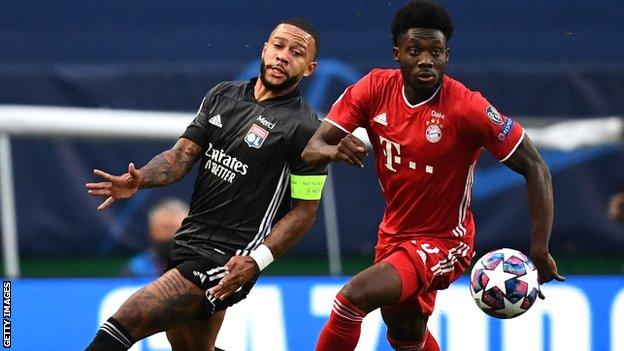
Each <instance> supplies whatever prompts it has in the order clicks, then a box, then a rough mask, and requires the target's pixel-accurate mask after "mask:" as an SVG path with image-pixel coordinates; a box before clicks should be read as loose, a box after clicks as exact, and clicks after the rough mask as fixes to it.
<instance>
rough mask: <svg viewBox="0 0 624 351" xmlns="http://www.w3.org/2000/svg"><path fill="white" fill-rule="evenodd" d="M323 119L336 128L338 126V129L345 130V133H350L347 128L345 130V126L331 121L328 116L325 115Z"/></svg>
mask: <svg viewBox="0 0 624 351" xmlns="http://www.w3.org/2000/svg"><path fill="white" fill-rule="evenodd" d="M323 120H324V121H326V122H329V123H331V124H333V125H334V126H335V127H336V128H338V129H340V130H342V131H343V132H345V133H347V134H351V132H350V131H348V130H347V128H345V127H343V126H341V125H340V124H338V122H334V121H332V120H331V119H329V118H327V117H325V118H324V119H323Z"/></svg>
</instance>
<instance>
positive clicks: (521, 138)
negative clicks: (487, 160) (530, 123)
mask: <svg viewBox="0 0 624 351" xmlns="http://www.w3.org/2000/svg"><path fill="white" fill-rule="evenodd" d="M524 134H525V132H524V128H523V129H522V135H521V136H520V139H519V140H518V142H517V143H516V145H515V146H514V147H513V149H511V151H510V152H509V154H507V156H505V157H504V158H503V159H501V160H498V162H505V161H507V159H508V158H510V157H511V155H513V153H514V152H516V149H517V148H518V146H520V143H521V142H522V140H523V139H524Z"/></svg>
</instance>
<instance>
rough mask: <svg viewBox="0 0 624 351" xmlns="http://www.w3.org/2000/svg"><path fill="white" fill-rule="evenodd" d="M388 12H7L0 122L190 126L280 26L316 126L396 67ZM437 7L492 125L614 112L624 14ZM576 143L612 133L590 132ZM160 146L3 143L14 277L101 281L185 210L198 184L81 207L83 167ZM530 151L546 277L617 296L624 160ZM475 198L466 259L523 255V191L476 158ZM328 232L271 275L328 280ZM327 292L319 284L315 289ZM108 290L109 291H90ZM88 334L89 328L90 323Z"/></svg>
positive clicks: (253, 6) (373, 5)
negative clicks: (548, 201) (80, 115)
mask: <svg viewBox="0 0 624 351" xmlns="http://www.w3.org/2000/svg"><path fill="white" fill-rule="evenodd" d="M402 3H403V1H342V2H338V1H331V2H330V1H297V2H293V1H285V0H275V1H256V2H253V1H229V2H225V1H210V2H209V1H198V0H193V1H187V2H184V4H182V3H174V2H166V1H145V0H139V1H133V2H122V1H110V2H106V3H102V2H96V1H77V0H65V1H63V2H60V3H55V2H44V1H14V0H9V1H3V2H2V3H0V48H1V49H0V52H1V54H0V113H1V111H2V106H1V105H43V106H63V107H87V108H106V109H126V110H141V111H144V110H147V111H175V112H184V113H188V117H189V121H190V120H191V119H192V116H193V112H194V111H195V110H196V109H197V107H198V105H199V102H200V101H201V99H202V97H203V95H204V94H205V92H206V91H207V90H208V89H209V88H210V87H211V86H212V85H214V84H215V83H217V82H220V81H223V80H232V79H247V78H249V77H251V76H252V75H255V74H256V73H257V70H258V57H259V53H260V50H261V46H262V43H263V42H264V40H265V39H266V36H267V34H268V33H269V31H270V30H271V28H272V27H273V25H274V24H275V23H276V22H277V21H278V20H279V19H281V18H285V17H304V18H307V19H308V20H310V21H311V22H312V23H314V24H315V25H316V26H317V27H318V30H319V32H320V35H321V51H320V55H319V67H318V70H317V72H316V74H315V75H314V76H313V77H312V78H311V79H309V80H307V81H305V82H304V84H303V92H304V96H306V97H307V99H308V100H309V101H310V102H311V103H312V104H313V105H314V106H315V107H316V108H317V109H318V111H320V112H323V113H324V112H326V111H327V109H328V107H329V106H330V105H331V103H332V102H333V101H334V100H335V98H336V97H337V96H338V95H339V94H340V93H341V92H342V90H343V89H344V87H345V86H346V85H347V84H350V83H352V82H354V81H356V80H357V79H358V78H359V77H361V76H362V75H363V74H365V73H366V72H367V71H368V70H370V69H371V68H373V67H394V66H393V61H392V56H391V41H390V34H389V24H390V22H391V19H392V16H393V14H394V12H395V11H396V10H397V9H398V8H399V7H400V6H401V5H402ZM442 3H443V4H445V5H446V6H447V8H448V9H449V10H450V12H451V13H452V15H453V17H454V22H455V34H454V36H453V38H452V40H451V42H450V46H451V48H452V51H451V63H450V65H449V69H448V73H449V74H450V75H452V76H454V77H455V78H457V79H459V80H461V81H463V82H465V83H466V84H467V85H468V86H469V87H471V88H473V89H475V90H479V91H481V92H483V94H484V95H485V96H486V97H488V99H489V100H490V101H491V102H492V103H493V104H494V105H495V106H497V108H498V109H499V110H500V111H501V112H502V113H504V114H506V115H510V116H513V117H515V118H517V119H518V120H520V121H522V122H523V123H525V124H526V125H527V126H530V127H533V128H536V129H537V130H539V129H540V128H546V127H548V126H552V125H554V124H555V123H557V122H561V121H568V122H569V121H580V120H582V119H588V118H590V119H594V120H595V121H597V122H600V121H602V119H601V118H603V117H607V116H622V115H623V114H624V63H623V61H622V58H623V57H624V41H623V40H622V37H623V35H624V24H623V23H622V20H621V18H622V16H623V15H624V9H623V8H624V7H623V6H622V4H620V2H619V1H616V0H612V1H599V2H592V3H591V4H589V3H587V2H585V1H579V0H570V1H549V2H533V1H525V0H523V1H514V2H500V1H494V0H485V1H479V2H474V1H465V2H458V1H443V2H442ZM111 113H114V111H112V112H111ZM28 117H29V116H28V115H24V116H23V118H24V119H27V118H28ZM605 125H606V124H605ZM605 128H606V127H605ZM180 132H181V131H180ZM587 132H588V133H590V134H593V135H602V134H608V132H609V131H608V130H605V129H604V128H601V126H600V123H598V126H597V127H596V128H595V129H594V130H589V131H587ZM560 134H561V133H560ZM574 137H577V136H576V135H572V134H570V135H565V133H564V135H563V138H564V139H565V138H574ZM173 141H174V140H171V141H170V142H140V143H137V142H131V141H118V140H115V141H112V140H108V141H107V140H100V139H98V140H86V139H73V138H72V139H67V138H54V139H43V138H33V137H13V138H12V139H11V147H12V151H13V174H14V182H15V187H14V191H15V198H16V204H17V208H16V212H17V227H18V233H19V236H18V238H19V253H20V258H21V261H20V263H21V272H22V277H25V278H29V277H30V278H32V277H39V278H50V277H111V276H115V275H116V274H117V272H118V271H119V268H120V265H121V264H122V263H123V262H124V261H125V260H126V259H127V258H128V257H129V256H130V255H132V254H133V253H136V252H138V251H140V250H141V249H142V248H144V247H145V245H146V241H145V231H144V228H145V225H146V223H145V215H146V210H147V208H148V207H149V205H150V204H153V203H155V202H156V201H158V199H161V198H164V197H169V196H172V195H174V196H178V197H181V198H184V199H189V198H190V192H191V189H192V182H193V178H194V173H195V172H196V170H193V171H191V174H190V175H189V176H187V177H186V179H184V180H183V181H181V182H180V183H178V184H176V185H174V186H171V187H168V188H164V189H157V190H147V191H143V192H142V194H141V195H140V196H137V197H135V198H133V199H132V200H131V201H126V202H123V203H119V204H116V205H114V206H113V207H112V208H111V209H109V210H107V211H106V212H103V213H102V212H97V211H96V207H97V204H98V201H97V200H95V199H92V198H90V197H89V196H88V195H87V194H86V192H85V191H84V188H83V186H84V183H85V182H87V181H90V180H93V179H94V177H93V176H92V173H91V171H92V169H93V168H96V167H97V168H101V169H104V170H108V171H111V172H114V173H116V172H122V171H123V170H124V169H125V167H127V162H128V161H133V162H135V163H137V164H140V165H142V164H144V163H145V162H147V161H148V160H149V159H150V157H151V156H153V155H154V154H155V153H157V152H160V151H161V150H163V149H164V148H167V147H169V146H170V145H171V143H172V142H173ZM541 151H542V153H543V155H544V157H545V159H546V161H547V163H548V164H549V165H550V167H551V171H552V173H553V182H554V191H555V202H556V212H555V214H556V218H555V226H554V231H553V239H552V244H551V249H552V252H553V255H554V256H555V257H556V258H557V259H558V262H559V265H560V270H561V271H562V272H563V273H564V274H592V275H595V274H610V275H613V277H611V278H609V279H614V281H615V283H613V284H612V285H609V286H611V288H612V289H615V290H617V289H616V287H618V286H619V288H618V289H621V287H622V286H623V285H624V283H622V278H621V276H622V274H624V227H623V226H622V225H618V224H616V223H613V222H610V221H609V220H608V219H607V218H606V204H607V200H608V197H609V195H610V194H612V193H613V192H615V191H616V190H617V189H618V187H620V186H621V185H622V182H623V180H624V162H623V161H624V147H623V146H622V144H621V143H620V144H612V143H608V144H603V145H594V146H587V147H581V148H576V149H573V150H560V149H553V148H543V149H542V150H541ZM367 161H368V167H367V168H366V169H365V170H356V169H352V168H349V167H347V166H345V165H336V166H335V167H334V168H333V178H332V181H333V184H334V189H335V196H336V205H337V218H338V224H339V233H340V245H341V253H342V255H343V261H342V263H343V270H342V273H343V274H345V275H350V274H353V273H354V272H356V271H358V270H359V269H361V268H362V267H364V266H366V265H367V264H368V261H369V260H370V256H371V252H372V247H373V245H374V240H375V233H376V226H377V224H378V221H379V218H380V216H381V213H382V210H383V202H382V198H381V194H380V192H379V190H378V189H379V187H378V185H377V181H376V178H375V175H374V169H373V167H371V165H372V161H373V160H372V159H369V160H367ZM473 194H474V199H473V206H472V207H473V211H474V213H475V215H476V219H477V250H478V251H479V252H481V253H483V252H485V251H487V250H489V249H491V248H495V247H502V246H507V247H514V248H517V249H520V250H523V251H526V250H527V248H528V230H529V218H528V211H527V209H526V195H525V188H524V186H523V180H522V178H521V177H520V176H517V175H515V174H513V173H512V172H511V171H508V170H507V169H506V168H504V167H502V166H500V165H497V164H496V162H495V161H494V160H493V159H492V158H491V157H490V156H489V155H487V153H485V154H484V157H483V158H482V160H481V161H480V164H479V169H478V172H477V179H476V183H475V188H474V192H473ZM324 220H325V218H324V217H323V216H322V215H321V216H320V217H319V218H318V220H317V224H316V225H315V228H314V229H313V230H312V232H310V233H309V234H308V235H307V236H306V238H305V239H304V240H303V241H302V242H301V243H300V244H299V245H298V247H297V248H296V249H295V250H294V251H293V252H292V253H289V254H288V255H287V256H286V257H285V258H284V259H283V260H280V261H278V262H276V263H275V264H273V265H272V266H271V267H270V268H269V269H268V271H267V274H269V275H271V274H278V275H280V274H291V275H292V274H295V275H301V274H315V275H326V274H327V273H328V265H327V257H326V251H327V249H326V242H325V234H324V225H323V224H324ZM324 279H330V278H323V277H318V281H325V280H324ZM331 279H333V278H331ZM336 279H339V278H336ZM47 282H57V283H58V284H61V283H60V282H62V281H56V280H48V279H44V280H36V281H28V280H26V281H24V284H25V285H24V287H25V288H26V287H27V285H28V284H31V283H32V284H35V283H36V284H40V283H41V284H46V283H47ZM67 282H68V284H73V283H71V282H74V281H67ZM288 282H290V281H288ZM17 284H19V283H17ZM17 284H16V286H19V285H17ZM36 284H35V287H36V286H38V285H36ZM77 284H78V283H77ZM106 284H112V283H110V281H106V282H105V281H102V283H101V285H106ZM128 284H131V283H128ZM132 284H134V283H132ZM310 284H311V283H310ZM615 290H614V291H615ZM614 294H615V293H614ZM16 303H19V302H18V301H16ZM22 303H24V304H25V305H24V308H27V309H29V308H30V307H29V306H33V305H29V304H27V303H26V302H22ZM609 303H610V302H609ZM16 313H17V312H16ZM96 327H97V323H96V322H93V325H92V326H89V328H91V330H93V331H94V330H95V328H96ZM15 328H18V326H16V327H15ZM16 333H17V332H16ZM90 336H91V335H88V336H82V339H83V340H86V339H88V337H90ZM382 339H383V337H382ZM146 347H147V346H146ZM380 347H381V346H380ZM17 349H20V348H17ZM148 349H149V347H148ZM595 350H598V349H597V348H595Z"/></svg>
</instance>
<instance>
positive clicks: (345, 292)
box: [340, 281, 379, 313]
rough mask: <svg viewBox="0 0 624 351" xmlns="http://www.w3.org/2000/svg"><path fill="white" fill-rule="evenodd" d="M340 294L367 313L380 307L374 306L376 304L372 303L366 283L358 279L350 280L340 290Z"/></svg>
mask: <svg viewBox="0 0 624 351" xmlns="http://www.w3.org/2000/svg"><path fill="white" fill-rule="evenodd" d="M340 294H341V295H342V296H343V297H344V298H345V299H347V300H348V301H349V302H351V303H352V304H353V305H355V306H357V307H358V308H359V309H360V310H362V311H364V312H365V313H368V312H370V311H372V310H374V309H375V308H377V307H379V306H373V305H374V304H373V303H371V298H370V296H369V295H368V292H367V291H366V284H362V283H360V282H358V281H349V282H348V283H347V284H346V285H345V286H344V287H343V288H342V290H340Z"/></svg>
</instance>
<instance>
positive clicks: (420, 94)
mask: <svg viewBox="0 0 624 351" xmlns="http://www.w3.org/2000/svg"><path fill="white" fill-rule="evenodd" d="M440 85H442V81H441V80H440V83H439V84H437V85H436V86H435V87H433V88H431V89H414V88H412V87H411V86H410V85H409V84H405V82H404V88H403V89H404V92H405V98H406V99H407V101H408V102H409V103H410V104H411V105H418V104H420V103H421V102H423V101H427V100H429V99H431V98H432V97H433V95H434V94H435V93H436V92H437V91H438V88H440Z"/></svg>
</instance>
